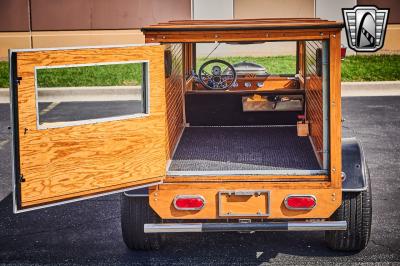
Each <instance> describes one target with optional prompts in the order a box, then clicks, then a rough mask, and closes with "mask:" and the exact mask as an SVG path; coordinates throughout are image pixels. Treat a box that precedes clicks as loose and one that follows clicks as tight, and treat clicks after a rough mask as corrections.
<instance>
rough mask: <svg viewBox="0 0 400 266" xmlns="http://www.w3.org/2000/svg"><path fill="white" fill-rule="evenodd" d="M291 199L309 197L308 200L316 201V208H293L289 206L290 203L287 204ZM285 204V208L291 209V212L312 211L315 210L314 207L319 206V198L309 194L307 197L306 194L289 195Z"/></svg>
mask: <svg viewBox="0 0 400 266" xmlns="http://www.w3.org/2000/svg"><path fill="white" fill-rule="evenodd" d="M290 197H308V198H313V199H314V206H312V207H310V208H293V207H290V206H289V205H288V203H287V201H288V199H289V198H290ZM283 202H284V203H285V207H286V208H287V209H289V210H294V211H302V210H303V211H304V210H312V209H314V207H315V206H316V205H317V198H316V197H315V196H314V195H310V194H308V195H306V194H304V195H303V194H289V195H287V196H286V197H285V200H284V201H283Z"/></svg>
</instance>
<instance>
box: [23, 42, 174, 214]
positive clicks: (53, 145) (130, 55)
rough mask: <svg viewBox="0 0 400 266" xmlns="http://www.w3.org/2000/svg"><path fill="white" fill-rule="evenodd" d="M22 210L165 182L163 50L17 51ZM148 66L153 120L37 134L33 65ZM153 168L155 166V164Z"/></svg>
mask: <svg viewBox="0 0 400 266" xmlns="http://www.w3.org/2000/svg"><path fill="white" fill-rule="evenodd" d="M17 58H18V64H17V73H18V76H20V77H22V80H21V82H20V85H19V86H18V96H19V97H18V107H19V108H18V116H19V127H18V131H19V147H20V149H19V152H20V173H21V174H22V175H23V177H24V179H25V181H24V182H22V183H21V184H20V186H21V206H22V207H28V206H32V205H36V204H38V203H49V202H54V201H59V200H63V199H71V198H76V197H82V196H86V195H93V193H97V192H108V191H112V190H115V189H121V188H123V187H129V186H130V185H132V184H135V185H140V184H143V183H148V182H153V181H154V180H161V178H163V177H164V176H165V167H166V149H165V147H166V140H165V135H166V131H165V105H166V104H165V89H164V87H165V79H164V47H163V46H159V45H155V46H132V47H124V48H96V49H94V48H93V49H71V50H53V51H31V52H18V53H17ZM132 60H148V61H149V69H150V75H149V78H150V80H149V82H150V88H149V92H150V93H149V94H150V95H149V97H150V98H149V101H150V114H149V115H148V116H145V117H141V118H131V119H126V120H119V121H108V122H101V123H97V124H86V125H78V126H67V127H62V128H52V129H46V130H38V129H37V120H36V119H37V116H36V101H35V98H36V96H35V87H34V67H35V66H57V65H67V64H92V63H104V62H123V61H132ZM154 162H157V163H156V164H155V163H154Z"/></svg>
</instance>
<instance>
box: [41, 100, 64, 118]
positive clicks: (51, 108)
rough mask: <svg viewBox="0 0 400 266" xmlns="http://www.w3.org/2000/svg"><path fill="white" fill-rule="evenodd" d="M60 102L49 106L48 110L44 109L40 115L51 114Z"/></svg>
mask: <svg viewBox="0 0 400 266" xmlns="http://www.w3.org/2000/svg"><path fill="white" fill-rule="evenodd" d="M59 104H60V103H59V102H53V103H51V104H50V105H49V106H47V107H46V108H44V109H43V110H42V111H40V113H39V114H40V115H45V114H47V113H48V112H50V111H51V110H53V109H54V108H56V106H57V105H59Z"/></svg>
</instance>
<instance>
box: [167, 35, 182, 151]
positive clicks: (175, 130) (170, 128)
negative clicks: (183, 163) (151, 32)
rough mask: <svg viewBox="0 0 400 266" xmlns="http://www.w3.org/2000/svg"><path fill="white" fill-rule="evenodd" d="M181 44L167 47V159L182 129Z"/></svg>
mask: <svg viewBox="0 0 400 266" xmlns="http://www.w3.org/2000/svg"><path fill="white" fill-rule="evenodd" d="M182 46H183V45H182V44H180V43H178V44H171V45H169V46H168V49H170V50H171V54H172V73H171V76H170V77H169V78H167V79H166V81H165V90H166V91H165V96H166V101H167V107H166V109H167V139H168V144H167V145H168V146H167V159H171V158H172V156H173V152H174V149H175V146H176V145H177V142H178V141H179V137H180V136H181V134H182V131H183V129H184V113H183V110H184V107H183V104H184V103H183V101H184V97H183V90H184V88H183V58H182V56H183V47H182Z"/></svg>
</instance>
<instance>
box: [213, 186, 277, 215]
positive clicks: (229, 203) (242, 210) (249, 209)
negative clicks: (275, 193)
mask: <svg viewBox="0 0 400 266" xmlns="http://www.w3.org/2000/svg"><path fill="white" fill-rule="evenodd" d="M269 209H270V191H268V190H224V191H219V192H218V212H219V216H220V217H268V216H269Z"/></svg>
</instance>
